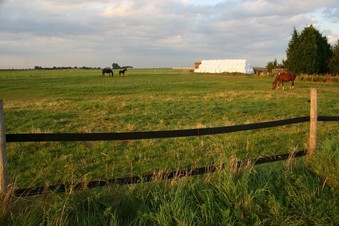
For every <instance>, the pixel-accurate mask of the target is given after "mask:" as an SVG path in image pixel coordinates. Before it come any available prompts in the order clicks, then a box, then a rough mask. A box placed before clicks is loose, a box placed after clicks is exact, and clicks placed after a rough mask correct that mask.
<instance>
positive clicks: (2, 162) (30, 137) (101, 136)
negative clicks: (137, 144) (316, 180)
mask: <svg viewBox="0 0 339 226" xmlns="http://www.w3.org/2000/svg"><path fill="white" fill-rule="evenodd" d="M318 121H339V116H318V115H317V90H316V89H311V109H310V116H304V117H297V118H291V119H283V120H278V121H270V122H260V123H253V124H245V125H236V126H225V127H215V128H200V129H185V130H165V131H145V132H119V133H35V134H6V133H5V126H4V125H5V124H4V117H3V107H2V100H0V152H1V155H0V194H2V193H6V191H7V187H8V181H9V180H8V172H7V170H6V166H7V156H6V146H5V144H6V142H7V143H10V142H46V141H50V142H57V141H60V142H65V141H107V140H139V139H156V138H174V137H189V136H204V135H213V134H221V133H232V132H238V131H246V130H255V129H263V128H270V127H277V126H283V125H290V124H296V123H303V122H310V140H309V147H308V150H307V151H306V150H302V151H298V152H296V153H294V154H293V155H294V156H295V157H300V156H303V155H305V154H306V153H307V154H308V155H312V154H313V152H314V150H315V145H316V135H317V126H316V125H317V122H318ZM289 156H290V154H280V155H275V156H268V157H260V158H257V159H252V160H244V161H245V162H253V163H254V164H262V163H266V162H272V161H280V160H285V159H287V158H289ZM244 161H242V162H244ZM237 164H238V165H240V164H241V162H238V163H237ZM218 167H219V168H220V166H218ZM215 169H217V167H216V166H207V167H201V168H195V169H188V170H179V171H171V172H166V173H164V174H161V175H157V178H160V179H171V178H173V177H174V176H176V177H179V176H187V175H191V176H193V175H199V174H204V173H209V172H214V171H215ZM154 176H155V175H154V174H152V175H144V176H143V177H125V178H116V179H110V180H99V181H91V182H88V183H86V184H83V183H80V184H76V185H70V184H62V185H50V186H48V187H47V188H46V187H36V188H19V189H16V190H15V192H14V194H15V195H36V194H42V193H44V192H46V191H55V192H63V191H66V190H67V189H70V188H72V189H82V188H86V187H87V188H92V187H98V186H105V185H108V184H114V183H118V184H121V183H122V184H130V183H139V182H140V181H145V182H147V181H151V180H152V178H154Z"/></svg>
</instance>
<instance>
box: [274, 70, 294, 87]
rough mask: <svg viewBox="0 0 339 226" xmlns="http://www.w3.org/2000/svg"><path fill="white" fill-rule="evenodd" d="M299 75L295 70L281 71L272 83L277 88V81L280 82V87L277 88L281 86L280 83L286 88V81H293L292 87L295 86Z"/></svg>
mask: <svg viewBox="0 0 339 226" xmlns="http://www.w3.org/2000/svg"><path fill="white" fill-rule="evenodd" d="M296 77H297V75H296V74H295V73H294V72H286V71H284V72H281V73H279V74H278V75H277V77H275V79H274V82H273V84H272V89H275V88H276V87H277V83H278V87H277V89H279V88H280V84H281V86H282V88H283V89H285V87H284V82H290V81H291V82H292V84H291V86H290V89H293V88H294V80H295V78H296Z"/></svg>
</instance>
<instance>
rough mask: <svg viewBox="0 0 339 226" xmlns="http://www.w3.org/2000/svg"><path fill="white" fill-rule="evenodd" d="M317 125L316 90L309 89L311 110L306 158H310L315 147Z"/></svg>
mask: <svg viewBox="0 0 339 226" xmlns="http://www.w3.org/2000/svg"><path fill="white" fill-rule="evenodd" d="M317 124H318V90H317V89H316V88H311V108H310V140H309V146H308V156H312V155H313V154H314V151H315V149H316V146H317Z"/></svg>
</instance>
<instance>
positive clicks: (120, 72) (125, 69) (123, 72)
mask: <svg viewBox="0 0 339 226" xmlns="http://www.w3.org/2000/svg"><path fill="white" fill-rule="evenodd" d="M125 71H127V68H124V69H122V70H120V71H119V75H125Z"/></svg>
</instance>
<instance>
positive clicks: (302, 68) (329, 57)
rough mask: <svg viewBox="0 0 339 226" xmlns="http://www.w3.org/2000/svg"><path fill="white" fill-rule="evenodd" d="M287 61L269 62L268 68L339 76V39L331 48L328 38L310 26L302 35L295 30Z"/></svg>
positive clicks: (288, 49)
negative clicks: (283, 68)
mask: <svg viewBox="0 0 339 226" xmlns="http://www.w3.org/2000/svg"><path fill="white" fill-rule="evenodd" d="M286 57H287V59H286V60H283V61H282V64H278V63H277V60H274V61H272V62H268V63H267V66H266V68H267V69H268V71H271V70H272V69H273V68H278V67H283V66H284V67H286V68H287V69H288V70H290V71H294V72H296V73H297V74H301V73H303V74H309V75H311V74H328V73H329V74H332V75H337V74H339V39H338V40H337V43H336V44H335V45H333V46H331V45H330V44H329V43H328V40H327V37H326V36H323V35H322V34H321V33H320V32H319V31H318V30H317V29H315V28H314V27H313V25H310V26H308V27H305V28H304V29H303V30H302V32H301V33H299V32H298V31H297V30H296V28H294V30H293V33H292V37H291V40H290V42H289V44H288V47H287V50H286Z"/></svg>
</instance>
